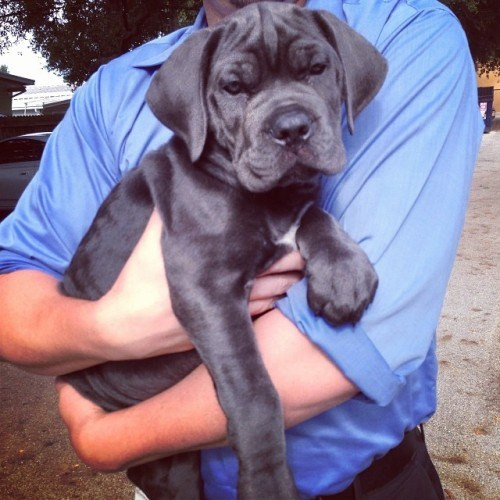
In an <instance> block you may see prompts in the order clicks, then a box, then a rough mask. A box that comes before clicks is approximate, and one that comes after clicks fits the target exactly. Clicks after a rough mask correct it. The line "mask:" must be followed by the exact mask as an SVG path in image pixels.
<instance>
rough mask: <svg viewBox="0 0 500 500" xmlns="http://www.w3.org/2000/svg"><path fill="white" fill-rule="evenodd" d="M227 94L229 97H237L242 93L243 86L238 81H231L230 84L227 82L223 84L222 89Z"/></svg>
mask: <svg viewBox="0 0 500 500" xmlns="http://www.w3.org/2000/svg"><path fill="white" fill-rule="evenodd" d="M222 88H223V89H224V90H225V91H226V92H227V93H228V94H231V95H237V94H240V93H241V92H243V86H242V85H241V83H240V82H239V81H238V80H232V81H230V82H227V83H226V84H224V86H223V87H222Z"/></svg>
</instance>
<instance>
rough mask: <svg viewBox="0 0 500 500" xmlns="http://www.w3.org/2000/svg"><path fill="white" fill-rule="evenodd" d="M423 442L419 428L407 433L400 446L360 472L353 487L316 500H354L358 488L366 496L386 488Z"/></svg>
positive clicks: (321, 496)
mask: <svg viewBox="0 0 500 500" xmlns="http://www.w3.org/2000/svg"><path fill="white" fill-rule="evenodd" d="M422 441H423V431H422V430H421V429H419V428H418V427H417V428H415V429H413V430H412V431H409V432H407V433H406V434H405V437H404V438H403V441H401V443H400V444H399V445H398V446H396V447H395V448H393V449H392V450H390V451H388V452H387V453H386V454H385V455H384V456H383V457H381V458H379V459H377V460H375V461H374V462H373V463H372V464H371V465H370V467H368V469H365V470H364V471H363V472H360V473H359V474H358V475H357V476H356V478H355V480H354V482H353V483H352V484H351V486H349V487H348V488H346V489H345V490H343V491H341V492H339V493H334V494H332V495H320V496H318V497H316V500H354V498H355V494H354V492H355V488H356V487H357V488H359V489H360V490H361V491H362V492H363V493H365V494H366V493H368V492H370V491H373V490H376V489H378V488H380V487H382V486H384V485H385V484H387V483H389V482H390V481H392V480H393V479H394V478H395V477H396V476H398V475H399V474H400V473H401V472H402V471H403V469H404V468H405V466H406V465H407V464H408V463H409V462H410V460H411V459H412V457H413V455H414V453H415V451H416V449H417V444H418V443H421V442H422Z"/></svg>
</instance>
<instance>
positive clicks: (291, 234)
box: [271, 201, 313, 251]
mask: <svg viewBox="0 0 500 500" xmlns="http://www.w3.org/2000/svg"><path fill="white" fill-rule="evenodd" d="M312 204H313V202H312V201H310V202H308V203H305V204H304V205H303V206H301V207H300V208H299V209H297V211H296V212H295V213H294V214H291V216H290V218H288V219H287V220H278V221H277V223H276V224H275V225H274V226H273V227H271V235H272V236H271V239H272V242H273V243H274V244H275V245H276V246H278V247H283V246H284V247H286V248H287V249H288V250H289V251H292V250H298V246H297V240H296V236H297V231H298V229H299V227H300V223H301V220H302V217H303V216H304V214H305V213H306V211H307V210H308V209H309V207H310V206H311V205H312Z"/></svg>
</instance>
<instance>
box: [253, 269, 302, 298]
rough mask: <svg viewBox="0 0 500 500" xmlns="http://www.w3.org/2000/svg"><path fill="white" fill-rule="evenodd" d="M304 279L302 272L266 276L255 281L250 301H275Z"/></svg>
mask: <svg viewBox="0 0 500 500" xmlns="http://www.w3.org/2000/svg"><path fill="white" fill-rule="evenodd" d="M301 278H302V273H300V272H284V273H280V274H266V275H264V276H259V277H258V278H256V280H255V281H254V284H253V286H252V290H251V291H250V301H255V300H266V299H272V300H275V299H276V298H277V297H281V296H282V295H284V294H285V293H286V291H287V290H288V289H289V288H290V287H291V286H292V285H293V284H294V283H296V282H297V281H299V280H300V279H301Z"/></svg>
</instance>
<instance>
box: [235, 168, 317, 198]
mask: <svg viewBox="0 0 500 500" xmlns="http://www.w3.org/2000/svg"><path fill="white" fill-rule="evenodd" d="M237 177H238V181H239V183H240V185H241V186H242V187H243V188H244V189H246V190H247V191H250V192H252V193H265V192H268V191H271V190H273V189H275V188H282V187H283V188H284V187H291V186H299V185H300V186H304V185H306V184H311V185H312V184H317V183H318V182H319V179H320V177H321V173H320V172H319V171H318V170H317V169H315V168H311V167H309V166H305V165H302V164H300V163H298V162H295V163H293V164H292V165H289V166H288V167H287V168H283V169H281V170H279V169H276V168H275V169H269V170H263V169H261V168H257V167H255V168H252V166H251V165H248V164H247V165H245V166H243V167H242V168H239V169H237Z"/></svg>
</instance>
